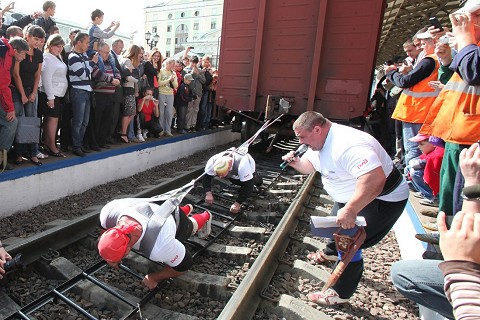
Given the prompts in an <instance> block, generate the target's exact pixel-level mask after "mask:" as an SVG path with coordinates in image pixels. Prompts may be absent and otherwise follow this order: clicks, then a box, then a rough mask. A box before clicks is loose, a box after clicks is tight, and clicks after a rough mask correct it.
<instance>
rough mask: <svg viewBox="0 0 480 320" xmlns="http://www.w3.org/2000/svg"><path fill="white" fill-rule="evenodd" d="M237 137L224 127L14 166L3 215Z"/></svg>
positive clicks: (3, 189)
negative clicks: (35, 164) (39, 162)
mask: <svg viewBox="0 0 480 320" xmlns="http://www.w3.org/2000/svg"><path fill="white" fill-rule="evenodd" d="M239 139H240V134H239V133H232V132H231V130H230V127H225V128H219V129H214V130H207V131H202V132H196V133H191V134H185V135H178V136H174V137H170V138H160V139H149V140H147V142H144V143H129V144H122V145H115V146H112V148H111V149H105V150H104V151H102V152H93V153H89V154H88V155H87V156H86V157H83V158H81V157H77V156H75V155H72V154H68V156H67V158H54V157H49V158H48V159H45V160H42V162H43V165H42V166H39V167H37V166H34V165H32V164H30V162H29V161H25V162H24V164H23V165H22V166H18V167H17V168H16V169H15V170H11V171H5V172H3V173H2V174H0V194H1V195H2V199H4V200H3V201H2V210H1V212H0V218H2V217H6V216H9V215H11V214H13V213H15V212H18V211H22V210H27V209H30V208H32V207H35V206H37V205H41V204H45V203H47V202H50V201H53V200H58V199H61V198H63V197H66V196H69V195H73V194H78V193H81V192H84V191H86V190H88V189H90V188H93V187H95V186H98V185H102V184H105V183H107V182H110V181H114V180H117V179H122V178H126V177H129V176H132V175H134V174H136V173H139V172H142V171H145V170H148V169H150V168H153V167H155V166H158V165H161V164H163V163H167V162H171V161H175V160H177V159H180V158H183V157H186V156H189V155H192V154H194V153H195V152H198V151H202V150H205V149H208V148H212V147H216V146H219V145H223V144H226V143H229V142H232V141H235V140H239Z"/></svg>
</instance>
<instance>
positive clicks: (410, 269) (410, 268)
mask: <svg viewBox="0 0 480 320" xmlns="http://www.w3.org/2000/svg"><path fill="white" fill-rule="evenodd" d="M440 262H442V261H439V260H402V261H398V262H395V263H394V264H393V266H392V270H391V275H392V282H393V285H394V286H395V288H397V290H398V291H399V292H400V293H401V294H403V295H404V296H405V297H407V298H408V299H410V300H412V301H414V302H416V303H418V304H420V305H422V306H424V307H426V308H428V309H430V310H433V311H435V312H438V313H439V314H441V315H442V316H444V317H446V318H449V319H454V317H453V308H452V305H451V304H450V302H448V300H447V297H446V296H445V291H443V285H444V280H443V274H442V272H441V271H440V269H439V268H438V265H439V263H440Z"/></svg>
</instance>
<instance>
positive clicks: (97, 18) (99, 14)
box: [87, 9, 120, 72]
mask: <svg viewBox="0 0 480 320" xmlns="http://www.w3.org/2000/svg"><path fill="white" fill-rule="evenodd" d="M103 16H104V13H103V11H102V10H100V9H95V10H93V11H92V14H91V18H92V25H91V26H90V27H89V28H88V35H89V36H90V43H89V44H88V49H87V55H88V56H89V57H91V56H93V55H94V54H95V53H97V46H98V43H99V42H101V41H105V39H109V38H111V37H113V35H114V34H115V31H117V29H118V27H120V21H112V23H111V24H110V26H109V27H108V28H107V29H105V30H102V29H100V27H99V26H100V25H101V24H102V23H103ZM97 65H98V67H99V69H100V70H102V72H103V71H105V66H104V64H103V60H102V58H101V57H100V56H99V57H98V63H97Z"/></svg>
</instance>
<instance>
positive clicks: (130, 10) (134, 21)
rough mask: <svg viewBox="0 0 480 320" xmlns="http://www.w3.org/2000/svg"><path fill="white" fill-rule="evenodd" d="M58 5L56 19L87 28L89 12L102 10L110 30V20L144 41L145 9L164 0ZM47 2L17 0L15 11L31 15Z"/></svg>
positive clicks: (83, 0) (63, 1)
mask: <svg viewBox="0 0 480 320" xmlns="http://www.w3.org/2000/svg"><path fill="white" fill-rule="evenodd" d="M53 1H54V2H55V4H56V5H57V7H56V11H55V16H54V18H60V19H65V20H70V21H74V22H77V23H80V24H81V25H83V26H84V27H87V26H88V24H89V22H90V21H91V19H90V13H91V12H92V11H93V10H95V9H97V8H98V9H100V10H102V11H103V12H104V13H105V17H104V25H102V26H103V27H105V28H106V27H107V26H108V24H109V23H110V22H111V21H120V28H119V29H118V32H119V33H122V34H127V35H129V34H130V33H132V32H134V31H135V30H137V33H138V36H136V37H135V38H134V39H135V40H139V41H142V42H143V38H144V32H143V30H144V14H143V9H144V8H145V7H147V6H149V5H155V4H158V3H161V2H165V1H164V0H134V1H119V0H80V1H71V0H53ZM10 2H11V1H9V0H7V1H6V0H1V1H0V3H1V5H0V6H1V7H2V8H3V7H5V6H6V5H8V4H9V3H10ZM44 2H45V0H18V1H15V9H14V11H20V12H23V13H32V12H34V11H42V5H43V3H44Z"/></svg>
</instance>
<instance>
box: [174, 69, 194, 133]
mask: <svg viewBox="0 0 480 320" xmlns="http://www.w3.org/2000/svg"><path fill="white" fill-rule="evenodd" d="M192 80H193V76H192V75H191V74H186V75H185V77H184V78H183V81H182V83H180V86H179V87H178V89H177V92H176V94H175V100H174V104H175V109H176V110H177V132H178V133H182V134H183V133H187V131H186V130H185V127H186V120H185V117H186V115H187V107H188V103H189V102H190V101H192V100H193V96H192V94H191V92H190V89H188V85H189V84H190V82H192Z"/></svg>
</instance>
